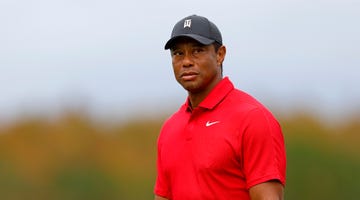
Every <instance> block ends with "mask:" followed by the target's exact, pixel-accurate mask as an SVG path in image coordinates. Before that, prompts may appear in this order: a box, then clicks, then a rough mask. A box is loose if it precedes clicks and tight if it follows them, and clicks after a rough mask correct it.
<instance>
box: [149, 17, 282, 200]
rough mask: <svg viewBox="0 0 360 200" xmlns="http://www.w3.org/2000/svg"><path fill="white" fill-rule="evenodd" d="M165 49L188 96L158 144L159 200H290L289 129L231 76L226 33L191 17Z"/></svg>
mask: <svg viewBox="0 0 360 200" xmlns="http://www.w3.org/2000/svg"><path fill="white" fill-rule="evenodd" d="M165 49H170V51H171V58H172V66H173V70H174V74H175V78H176V80H177V81H178V82H179V84H180V85H181V86H182V87H183V88H184V89H185V90H187V92H188V98H187V101H186V102H185V104H184V105H183V106H181V108H180V109H179V110H178V111H177V112H176V113H174V114H173V115H172V116H171V117H170V118H169V119H168V120H167V121H166V122H165V123H164V125H163V127H162V130H161V133H160V135H159V138H158V158H157V172H158V174H157V179H156V183H155V189H154V192H155V200H164V199H171V200H207V199H214V200H222V199H224V200H237V199H239V200H247V199H251V200H260V199H266V200H279V199H283V190H284V184H285V168H286V161H285V147H284V138H283V135H282V132H281V128H280V126H279V124H278V122H277V121H276V119H275V118H274V117H273V115H272V114H271V113H270V112H269V111H268V110H267V109H266V108H265V107H264V106H263V105H262V104H261V103H259V102H258V101H257V100H255V99H254V98H253V97H251V96H250V95H248V94H246V93H245V92H242V91H240V90H238V89H235V88H234V86H233V84H232V83H231V81H230V80H229V78H228V77H225V78H223V75H222V67H223V65H222V64H223V61H224V58H225V54H226V48H225V46H223V45H222V37H221V33H220V31H219V29H218V28H217V27H216V26H215V24H213V23H212V22H210V21H209V20H208V19H207V18H205V17H201V16H196V15H192V16H189V17H186V18H184V19H182V20H180V21H179V22H178V23H177V24H176V25H175V26H174V28H173V31H172V34H171V38H170V40H169V41H168V42H167V43H166V45H165Z"/></svg>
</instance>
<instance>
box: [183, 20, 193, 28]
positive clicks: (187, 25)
mask: <svg viewBox="0 0 360 200" xmlns="http://www.w3.org/2000/svg"><path fill="white" fill-rule="evenodd" d="M186 27H189V28H190V27H191V19H186V20H185V21H184V28H186Z"/></svg>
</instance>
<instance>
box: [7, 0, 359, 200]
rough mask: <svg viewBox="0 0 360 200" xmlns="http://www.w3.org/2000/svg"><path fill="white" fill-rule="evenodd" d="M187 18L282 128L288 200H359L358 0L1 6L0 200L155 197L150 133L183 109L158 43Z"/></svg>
mask: <svg viewBox="0 0 360 200" xmlns="http://www.w3.org/2000/svg"><path fill="white" fill-rule="evenodd" d="M191 14H198V15H202V16H206V17H207V18H208V19H210V20H211V21H213V22H214V23H215V24H216V25H217V26H218V27H219V29H220V30H221V32H222V35H223V41H224V44H225V46H226V47H227V56H226V59H225V63H224V75H225V76H229V77H230V79H231V80H232V81H233V83H234V84H235V86H236V87H238V88H240V89H242V90H244V91H246V92H248V93H250V94H252V95H253V96H254V97H256V98H257V99H258V100H260V101H261V102H263V103H264V104H265V105H266V106H267V107H268V108H269V109H270V110H272V111H273V113H274V114H275V116H276V117H277V118H278V120H279V121H280V124H281V125H282V128H283V132H284V136H285V142H286V148H287V159H288V170H287V186H286V194H285V197H286V199H291V200H300V199H301V200H303V199H317V200H319V199H327V200H329V199H350V200H351V199H358V196H359V195H360V192H359V186H360V156H359V155H360V147H359V143H360V89H359V86H360V79H359V75H360V37H359V35H360V26H359V22H358V21H359V18H360V2H359V1H357V0H312V1H310V0H301V1H300V0H291V1H288V0H273V1H266V0H255V1H230V0H223V1H221V2H220V1H210V0H207V1H205V0H204V1H196V2H195V1H190V0H184V1H180V2H171V1H160V0H154V1H145V0H138V1H137V0H134V1H115V0H103V1H99V0H87V1H85V0H72V1H70V0H61V1H60V0H52V1H45V0H32V1H25V0H0V199H4V200H16V199H54V200H57V199H70V200H71V199H74V200H75V199H76V200H78V199H123V200H138V199H144V200H146V199H153V192H152V190H153V185H154V181H155V175H156V174H155V171H156V170H155V169H156V166H155V160H156V139H157V135H158V133H159V130H160V128H161V125H162V123H163V121H164V120H165V119H166V118H167V117H168V116H169V115H170V114H171V113H172V112H174V111H175V110H177V108H178V107H179V106H180V105H181V104H182V103H183V102H184V101H185V98H186V92H185V91H184V90H183V89H182V88H181V87H180V86H179V85H178V84H177V83H176V81H175V79H174V77H173V74H172V68H171V60H170V56H169V52H168V51H165V50H164V44H165V42H166V41H167V39H169V37H170V33H171V30H172V27H173V25H174V24H175V23H176V22H177V21H179V20H180V19H182V18H184V17H185V16H188V15H191Z"/></svg>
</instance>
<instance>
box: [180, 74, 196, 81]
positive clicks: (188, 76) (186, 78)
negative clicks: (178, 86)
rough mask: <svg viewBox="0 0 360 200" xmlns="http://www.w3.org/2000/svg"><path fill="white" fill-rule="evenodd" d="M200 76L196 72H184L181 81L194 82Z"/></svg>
mask: <svg viewBox="0 0 360 200" xmlns="http://www.w3.org/2000/svg"><path fill="white" fill-rule="evenodd" d="M197 76H198V73H196V72H184V73H182V74H181V76H180V77H181V79H182V80H184V81H192V80H194V79H195V78H196V77H197Z"/></svg>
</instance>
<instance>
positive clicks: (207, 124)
mask: <svg viewBox="0 0 360 200" xmlns="http://www.w3.org/2000/svg"><path fill="white" fill-rule="evenodd" d="M217 123H220V121H213V122H210V121H207V122H206V126H212V125H214V124H217Z"/></svg>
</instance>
